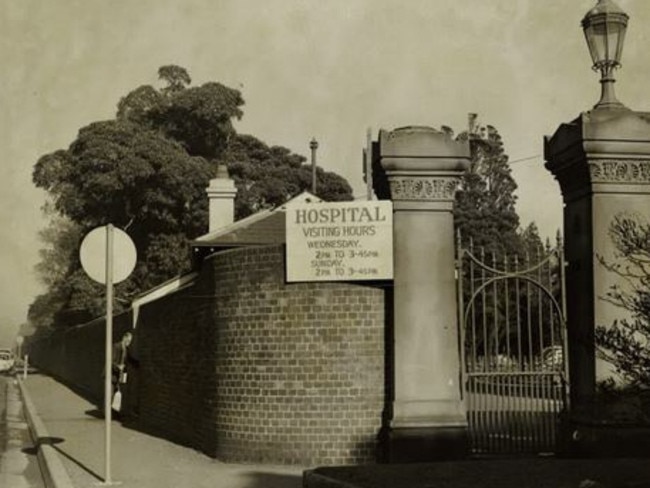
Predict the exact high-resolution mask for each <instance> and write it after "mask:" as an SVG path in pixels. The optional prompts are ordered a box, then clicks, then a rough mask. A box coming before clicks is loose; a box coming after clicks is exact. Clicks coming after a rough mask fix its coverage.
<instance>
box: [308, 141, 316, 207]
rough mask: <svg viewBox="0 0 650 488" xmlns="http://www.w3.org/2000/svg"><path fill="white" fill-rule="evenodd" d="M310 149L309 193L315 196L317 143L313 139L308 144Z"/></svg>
mask: <svg viewBox="0 0 650 488" xmlns="http://www.w3.org/2000/svg"><path fill="white" fill-rule="evenodd" d="M309 149H311V192H312V194H313V195H316V149H318V141H317V140H316V138H315V137H313V138H312V140H311V142H310V143H309Z"/></svg>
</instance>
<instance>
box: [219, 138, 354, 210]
mask: <svg viewBox="0 0 650 488" xmlns="http://www.w3.org/2000/svg"><path fill="white" fill-rule="evenodd" d="M223 161H224V162H225V163H226V164H227V165H228V171H229V173H230V176H231V177H232V178H233V179H234V180H235V184H236V185H237V198H236V200H235V213H236V215H237V218H242V217H245V216H247V215H250V214H252V213H255V212H257V211H259V210H262V209H265V208H273V207H276V206H278V205H281V204H282V203H284V202H286V201H287V200H289V199H290V198H292V197H294V196H296V195H298V194H299V193H301V192H303V191H305V190H310V188H311V166H309V165H307V164H305V161H306V159H305V157H304V156H300V155H298V154H293V153H292V152H291V151H289V150H288V149H287V148H284V147H281V146H268V145H266V144H265V143H264V142H262V141H260V140H259V139H257V138H256V137H254V136H251V135H241V134H237V135H235V136H234V137H233V138H232V140H231V142H230V145H229V146H228V150H227V151H226V152H225V153H224V156H223ZM316 181H317V183H316V194H317V196H319V197H320V198H322V199H323V200H326V201H344V200H352V188H351V187H350V185H349V184H348V183H347V181H345V179H343V178H341V177H340V176H339V175H337V174H335V173H331V172H326V171H323V169H322V168H320V167H319V168H317V171H316Z"/></svg>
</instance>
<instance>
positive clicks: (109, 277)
mask: <svg viewBox="0 0 650 488" xmlns="http://www.w3.org/2000/svg"><path fill="white" fill-rule="evenodd" d="M112 366H113V225H112V224H108V225H107V226H106V363H105V365H104V370H105V371H106V374H105V375H104V419H105V439H104V441H105V443H104V452H105V473H106V474H105V476H104V482H105V483H106V484H111V483H112V481H111V417H112V412H111V396H112V395H111V393H112V391H111V390H112V385H111V377H112V374H113V371H112V370H113V368H112Z"/></svg>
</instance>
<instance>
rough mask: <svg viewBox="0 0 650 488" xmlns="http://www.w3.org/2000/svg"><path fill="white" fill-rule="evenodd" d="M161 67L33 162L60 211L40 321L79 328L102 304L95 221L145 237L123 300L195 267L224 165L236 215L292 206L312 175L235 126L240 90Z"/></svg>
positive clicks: (330, 188) (335, 190) (332, 191)
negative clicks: (88, 262)
mask: <svg viewBox="0 0 650 488" xmlns="http://www.w3.org/2000/svg"><path fill="white" fill-rule="evenodd" d="M158 74H159V77H160V79H161V80H163V85H164V86H163V87H162V88H160V89H157V88H154V87H152V86H149V85H144V86H140V87H138V88H136V89H135V90H133V91H132V92H130V93H129V94H127V95H126V96H125V97H123V98H122V99H121V100H120V102H119V103H118V107H117V114H116V118H115V119H113V120H107V121H101V122H94V123H92V124H90V125H88V126H86V127H84V128H82V129H81V130H80V131H79V134H78V136H77V138H76V139H75V140H74V141H73V142H72V144H71V145H70V146H69V147H68V149H65V150H58V151H55V152H53V153H51V154H46V155H44V156H43V157H41V158H40V159H39V160H38V162H37V163H36V165H35V166H34V171H33V181H34V183H35V185H36V186H37V187H39V188H42V189H44V190H45V191H47V192H48V194H49V198H50V200H51V204H50V208H49V211H50V216H51V218H52V224H51V227H50V228H48V229H46V230H45V231H44V232H43V234H42V237H43V240H44V244H45V248H44V250H43V253H42V256H41V257H42V262H41V263H40V264H39V269H38V271H39V274H40V275H41V277H42V278H43V280H44V283H45V284H46V286H47V287H48V290H47V292H46V293H45V294H43V295H41V296H39V297H37V299H36V300H35V301H34V303H33V304H32V306H31V307H30V312H29V316H30V320H31V321H32V322H33V323H34V324H37V325H39V326H41V327H52V326H63V325H70V324H75V323H79V322H83V321H86V320H90V319H92V318H93V317H96V316H98V315H100V314H101V313H102V311H103V291H102V288H101V286H99V285H97V284H95V283H93V282H92V281H91V280H90V279H89V278H88V277H86V275H85V273H83V271H82V270H81V267H80V263H79V258H78V254H77V253H78V248H79V243H80V239H81V237H82V236H83V235H85V233H86V232H88V231H89V230H90V229H92V228H94V227H97V226H101V225H105V224H107V223H112V224H114V225H115V226H117V227H118V228H122V229H124V230H126V231H127V232H128V233H129V235H130V236H131V238H132V239H133V240H134V242H135V245H136V248H137V251H138V263H137V265H136V268H135V270H134V273H133V274H132V275H131V277H130V278H129V279H128V280H126V281H125V282H124V283H122V284H120V285H119V286H118V287H116V296H117V298H118V309H119V308H120V304H126V303H127V301H128V298H130V297H132V296H133V295H134V294H136V293H139V292H142V291H144V290H146V289H149V288H151V287H152V286H155V285H157V284H159V283H161V282H163V281H165V280H167V279H169V278H171V277H173V276H175V275H177V274H179V273H183V272H185V271H187V270H189V269H190V266H191V256H190V249H189V241H190V240H191V239H193V238H195V237H197V236H199V235H201V234H203V233H205V232H206V231H207V220H208V219H207V208H208V205H207V197H206V195H205V189H206V187H207V186H208V182H209V180H210V178H212V177H214V176H215V175H216V172H217V167H218V165H219V164H227V165H228V166H229V167H230V172H231V174H232V175H233V178H234V179H235V182H236V184H237V187H238V189H239V194H238V196H237V199H236V208H237V216H238V217H243V216H245V215H248V214H250V213H252V212H255V211H257V210H259V209H262V208H267V207H271V206H276V205H279V204H282V203H284V202H285V201H286V200H287V199H289V198H291V197H293V196H295V195H296V194H298V193H300V192H301V191H303V190H305V189H307V188H308V187H309V185H310V183H311V172H310V171H311V170H310V169H309V167H308V166H307V165H305V164H304V162H305V158H304V157H303V156H299V155H297V154H293V153H292V152H291V151H289V150H288V149H286V148H283V147H280V146H273V147H269V146H267V145H266V144H264V143H263V142H261V141H259V140H258V139H256V138H255V137H253V136H243V135H238V134H237V133H236V131H235V129H234V126H233V123H232V121H233V119H239V118H241V117H242V115H243V112H242V111H241V108H240V107H241V106H242V105H243V104H244V100H243V98H242V97H241V94H240V92H239V91H238V90H234V89H232V88H229V87H226V86H224V85H222V84H220V83H216V82H209V83H205V84H203V85H201V86H197V87H193V86H190V85H191V78H190V76H189V74H188V73H187V71H186V70H185V69H184V68H182V67H179V66H175V65H169V66H163V67H161V68H160V69H159V71H158ZM318 178H319V195H320V196H322V197H323V198H326V199H329V200H344V199H351V198H352V192H351V189H350V187H349V185H348V184H347V182H345V180H344V179H343V178H341V177H339V176H338V175H335V174H333V173H326V172H324V171H323V170H322V169H320V168H319V172H318ZM55 258H56V263H57V264H54V263H53V262H52V261H53V260H54V259H55ZM119 300H121V301H119Z"/></svg>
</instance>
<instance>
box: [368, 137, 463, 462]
mask: <svg viewBox="0 0 650 488" xmlns="http://www.w3.org/2000/svg"><path fill="white" fill-rule="evenodd" d="M379 157H380V164H381V167H382V168H383V170H384V171H385V173H386V176H387V178H388V183H389V186H390V194H391V198H392V200H393V206H394V266H395V272H394V273H395V274H394V371H393V373H394V378H393V380H394V384H393V385H394V401H393V404H392V419H391V422H390V426H389V432H388V439H387V446H386V447H387V457H388V460H389V461H390V462H413V461H427V460H434V459H440V458H445V457H459V456H463V455H465V454H466V451H467V418H466V413H465V409H464V406H463V402H462V399H461V385H460V381H459V380H460V357H459V340H458V318H457V302H456V294H457V293H456V283H455V266H454V260H455V256H454V242H455V240H454V222H453V214H452V210H453V202H454V194H455V191H456V188H457V186H458V184H459V182H460V176H461V175H462V173H463V172H464V171H465V170H466V169H467V168H468V167H469V145H468V144H467V143H463V142H457V141H454V140H453V139H451V138H450V137H449V136H448V135H446V134H444V133H441V132H438V131H436V130H435V129H432V128H428V127H405V128H402V129H397V130H394V131H392V132H386V131H381V132H380V134H379Z"/></svg>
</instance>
